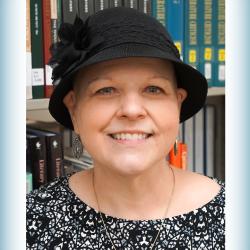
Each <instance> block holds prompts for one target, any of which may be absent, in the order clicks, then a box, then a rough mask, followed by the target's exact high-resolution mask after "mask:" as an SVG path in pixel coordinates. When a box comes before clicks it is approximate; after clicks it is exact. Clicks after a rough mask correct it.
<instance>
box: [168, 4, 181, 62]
mask: <svg viewBox="0 0 250 250" xmlns="http://www.w3.org/2000/svg"><path fill="white" fill-rule="evenodd" d="M167 6H168V13H167V17H168V22H167V23H168V25H167V28H168V32H169V33H170V35H171V37H172V39H173V42H174V44H175V46H176V47H177V48H178V50H179V53H180V55H181V58H182V59H183V53H184V0H168V1H167Z"/></svg>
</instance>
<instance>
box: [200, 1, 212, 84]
mask: <svg viewBox="0 0 250 250" xmlns="http://www.w3.org/2000/svg"><path fill="white" fill-rule="evenodd" d="M198 5H200V7H199V10H200V11H199V12H200V13H201V17H200V20H201V22H200V25H199V28H200V39H201V43H200V66H199V71H200V72H201V73H202V74H203V75H204V76H205V77H206V79H207V81H208V86H209V87H212V84H213V81H214V79H213V65H214V59H215V34H214V30H215V27H214V25H215V23H214V20H213V19H214V18H215V15H214V6H213V0H202V1H199V2H198Z"/></svg>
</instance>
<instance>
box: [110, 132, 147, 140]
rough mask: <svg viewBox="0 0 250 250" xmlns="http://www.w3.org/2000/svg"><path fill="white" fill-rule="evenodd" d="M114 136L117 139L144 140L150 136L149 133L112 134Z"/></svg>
mask: <svg viewBox="0 0 250 250" xmlns="http://www.w3.org/2000/svg"><path fill="white" fill-rule="evenodd" d="M112 137H113V138H114V139H117V140H144V139H146V138H147V137H148V134H129V133H121V134H112Z"/></svg>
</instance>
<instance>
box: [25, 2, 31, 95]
mask: <svg viewBox="0 0 250 250" xmlns="http://www.w3.org/2000/svg"><path fill="white" fill-rule="evenodd" d="M30 36H31V34H30V0H26V99H32V77H31V74H32V72H31V71H32V64H31V37H30Z"/></svg>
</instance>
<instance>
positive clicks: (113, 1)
mask: <svg viewBox="0 0 250 250" xmlns="http://www.w3.org/2000/svg"><path fill="white" fill-rule="evenodd" d="M109 4H110V8H113V7H121V6H123V3H122V0H110V2H109Z"/></svg>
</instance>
